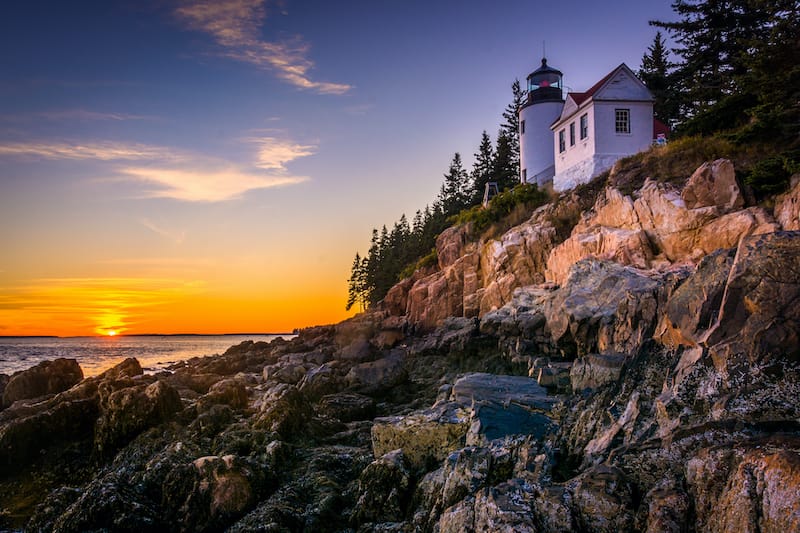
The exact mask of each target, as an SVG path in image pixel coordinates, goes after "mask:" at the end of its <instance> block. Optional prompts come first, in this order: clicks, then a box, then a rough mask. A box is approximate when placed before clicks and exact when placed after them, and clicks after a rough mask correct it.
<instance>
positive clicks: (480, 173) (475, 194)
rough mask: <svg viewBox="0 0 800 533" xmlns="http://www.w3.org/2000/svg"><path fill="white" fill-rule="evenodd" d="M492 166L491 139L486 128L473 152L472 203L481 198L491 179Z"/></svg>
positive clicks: (479, 200) (479, 201)
mask: <svg viewBox="0 0 800 533" xmlns="http://www.w3.org/2000/svg"><path fill="white" fill-rule="evenodd" d="M493 166H494V149H493V148H492V140H491V139H490V138H489V134H488V133H486V130H484V131H483V133H482V134H481V143H480V144H479V145H478V151H477V152H476V153H475V163H473V165H472V174H471V176H470V177H471V178H472V203H473V205H477V204H479V203H481V201H482V200H483V192H484V190H485V189H486V184H487V183H488V182H490V181H492V172H493Z"/></svg>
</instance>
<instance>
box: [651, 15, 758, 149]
mask: <svg viewBox="0 0 800 533" xmlns="http://www.w3.org/2000/svg"><path fill="white" fill-rule="evenodd" d="M771 4H772V2H767V1H765V0H675V1H673V3H672V9H673V11H675V13H676V14H677V15H678V16H679V17H680V19H679V20H678V21H675V22H663V21H651V22H650V24H652V25H653V26H656V27H659V28H662V29H665V30H667V31H668V32H669V33H670V34H671V35H672V37H673V38H674V39H675V41H676V42H677V43H678V44H679V46H678V47H677V48H676V49H675V50H674V52H675V53H676V54H677V55H678V56H679V57H680V59H681V62H680V63H679V64H678V66H677V68H676V70H675V72H674V77H673V82H674V87H675V89H676V91H677V92H676V94H677V95H679V106H680V110H679V112H680V113H681V115H682V116H683V117H686V118H691V117H695V116H697V115H702V114H706V113H707V112H708V111H710V110H711V109H712V108H715V113H716V115H715V116H712V115H706V117H705V119H706V122H705V123H697V122H696V124H700V125H699V126H698V127H699V130H698V132H699V133H703V132H704V130H713V129H725V128H729V127H733V126H736V125H739V124H740V123H741V122H742V121H743V120H745V119H746V114H745V111H746V109H747V108H748V107H749V106H752V103H753V100H752V98H751V91H750V89H751V88H750V87H746V86H743V85H742V84H741V80H742V79H743V75H744V74H746V72H747V62H748V56H749V53H750V52H751V50H750V46H751V44H752V43H753V42H757V41H759V40H761V39H764V38H765V37H766V35H767V33H768V28H769V22H770V15H769V9H768V6H769V5H771Z"/></svg>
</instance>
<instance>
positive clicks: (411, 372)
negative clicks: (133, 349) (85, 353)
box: [0, 161, 800, 533]
mask: <svg viewBox="0 0 800 533" xmlns="http://www.w3.org/2000/svg"><path fill="white" fill-rule="evenodd" d="M602 185H603V184H600V186H598V184H597V183H595V184H594V185H593V186H590V187H584V188H581V189H579V190H576V191H572V192H570V193H568V194H564V195H562V196H561V197H559V198H558V199H557V200H556V201H554V202H553V203H551V204H548V205H546V206H544V207H542V208H540V209H538V210H537V211H536V212H534V213H532V214H531V218H530V219H529V220H528V221H527V222H525V223H523V224H521V225H519V226H517V227H514V228H512V229H510V230H509V231H507V232H506V233H504V234H503V235H501V236H499V237H497V238H493V239H488V238H487V239H484V240H481V239H473V238H472V237H471V232H470V228H469V227H454V228H451V229H449V230H447V231H446V232H444V233H443V234H442V235H441V236H440V237H439V239H438V242H437V251H438V257H439V265H438V268H437V269H436V270H435V272H418V273H417V274H415V276H414V277H412V278H410V279H408V280H405V281H403V282H401V283H399V284H398V285H397V286H395V287H394V288H393V289H392V290H391V291H390V292H389V294H388V295H387V297H386V299H385V300H384V302H383V304H382V305H381V306H379V308H378V309H375V310H373V311H371V312H369V313H365V314H361V315H358V316H356V317H354V318H353V319H350V320H348V321H345V322H343V323H340V324H337V325H334V326H325V327H317V328H310V329H307V330H304V331H301V332H300V333H299V335H298V336H297V337H296V338H294V339H292V340H289V341H282V340H278V341H274V342H272V343H270V344H260V343H257V344H253V343H245V344H242V345H239V346H235V347H232V348H231V349H230V350H228V352H226V353H225V354H224V355H221V356H217V357H208V358H201V359H195V360H191V361H188V362H186V363H182V364H180V365H176V366H175V367H174V368H172V369H171V370H170V371H169V372H163V373H159V374H156V375H146V374H144V373H143V372H142V369H141V368H140V367H139V365H138V363H137V362H136V361H135V360H129V361H126V362H125V363H123V364H121V365H119V366H118V367H116V368H114V369H112V370H109V371H108V372H106V373H105V374H103V375H101V376H97V377H94V378H88V379H83V380H81V377H82V376H81V375H80V373H79V372H80V369H77V368H75V367H76V365H74V362H69V361H60V362H57V363H53V364H50V365H47V366H43V367H36V368H33V369H30V370H27V371H25V372H23V373H19V374H17V375H14V376H10V377H5V378H3V377H2V376H0V378H2V379H0V389H5V394H3V398H4V406H6V407H5V409H4V410H2V411H0V509H2V510H0V527H2V524H3V522H4V525H5V526H6V527H7V528H20V527H25V529H26V530H30V531H86V530H109V531H133V530H136V531H164V530H175V531H220V530H228V531H364V532H366V531H438V532H442V533H444V532H456V531H458V532H484V531H515V532H526V531H530V532H534V531H565V532H567V531H607V532H612V531H613V532H618V531H622V532H624V531H650V532H662V531H676V532H682V531H720V532H722V531H752V532H756V531H760V532H767V531H780V532H782V533H785V532H788V531H800V497H799V496H798V494H800V423H799V422H798V421H799V420H800V385H798V383H800V381H799V380H798V377H800V231H798V230H800V222H799V221H798V211H800V200H798V199H799V198H800V184H798V183H795V185H794V187H793V189H792V190H791V191H790V192H788V193H786V194H785V195H783V196H781V197H778V198H775V199H774V201H773V202H772V203H771V204H770V206H769V208H767V207H764V206H753V205H747V202H746V200H745V198H744V196H743V194H742V191H741V189H740V186H739V184H738V183H737V181H736V177H735V173H734V169H733V166H732V165H731V164H730V162H727V161H715V162H711V163H708V164H706V165H703V166H702V167H701V168H699V169H698V170H697V171H696V172H695V173H694V175H692V176H691V177H689V178H688V179H687V181H686V183H685V184H683V186H682V187H680V188H676V187H674V186H670V185H667V184H663V183H659V182H658V181H656V180H650V179H647V180H645V179H642V180H641V181H640V187H638V188H637V189H636V190H635V191H634V192H633V193H631V194H626V193H625V192H623V191H621V190H619V189H616V188H613V187H609V186H602ZM63 368H65V369H68V370H69V372H68V373H66V375H68V376H70V377H68V378H64V379H61V378H59V379H55V378H54V376H61V375H62V374H64V373H63V372H58V371H57V369H63ZM0 394H2V390H0Z"/></svg>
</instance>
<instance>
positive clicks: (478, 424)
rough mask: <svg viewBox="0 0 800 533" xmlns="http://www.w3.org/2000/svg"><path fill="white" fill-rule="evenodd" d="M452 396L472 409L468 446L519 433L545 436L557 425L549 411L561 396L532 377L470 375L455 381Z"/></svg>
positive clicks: (456, 401)
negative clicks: (550, 393) (550, 392)
mask: <svg viewBox="0 0 800 533" xmlns="http://www.w3.org/2000/svg"><path fill="white" fill-rule="evenodd" d="M450 397H451V400H452V401H454V402H455V403H456V404H459V405H462V406H464V407H465V408H466V407H469V408H470V409H471V424H470V430H469V433H468V434H467V439H466V443H467V444H468V445H480V444H486V443H487V442H488V441H492V440H494V439H500V438H503V437H506V436H509V435H519V434H526V435H532V436H533V437H534V438H541V437H543V436H545V435H546V434H548V433H549V432H550V431H552V430H553V429H554V428H555V425H554V423H553V421H552V419H551V418H550V417H549V416H548V414H549V411H550V409H551V408H552V407H553V405H554V404H555V403H556V402H557V401H558V398H557V397H555V396H549V395H548V393H547V390H546V389H545V388H544V387H542V386H540V385H539V384H538V383H537V382H536V380H534V379H531V378H528V377H523V376H497V375H493V374H485V373H472V374H466V375H465V376H463V377H461V378H459V379H457V380H456V381H455V383H454V384H453V389H452V392H451V395H450Z"/></svg>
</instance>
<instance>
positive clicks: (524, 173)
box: [520, 168, 528, 183]
mask: <svg viewBox="0 0 800 533" xmlns="http://www.w3.org/2000/svg"><path fill="white" fill-rule="evenodd" d="M520 181H521V182H522V183H528V169H527V168H523V169H522V179H521V180H520Z"/></svg>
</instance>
